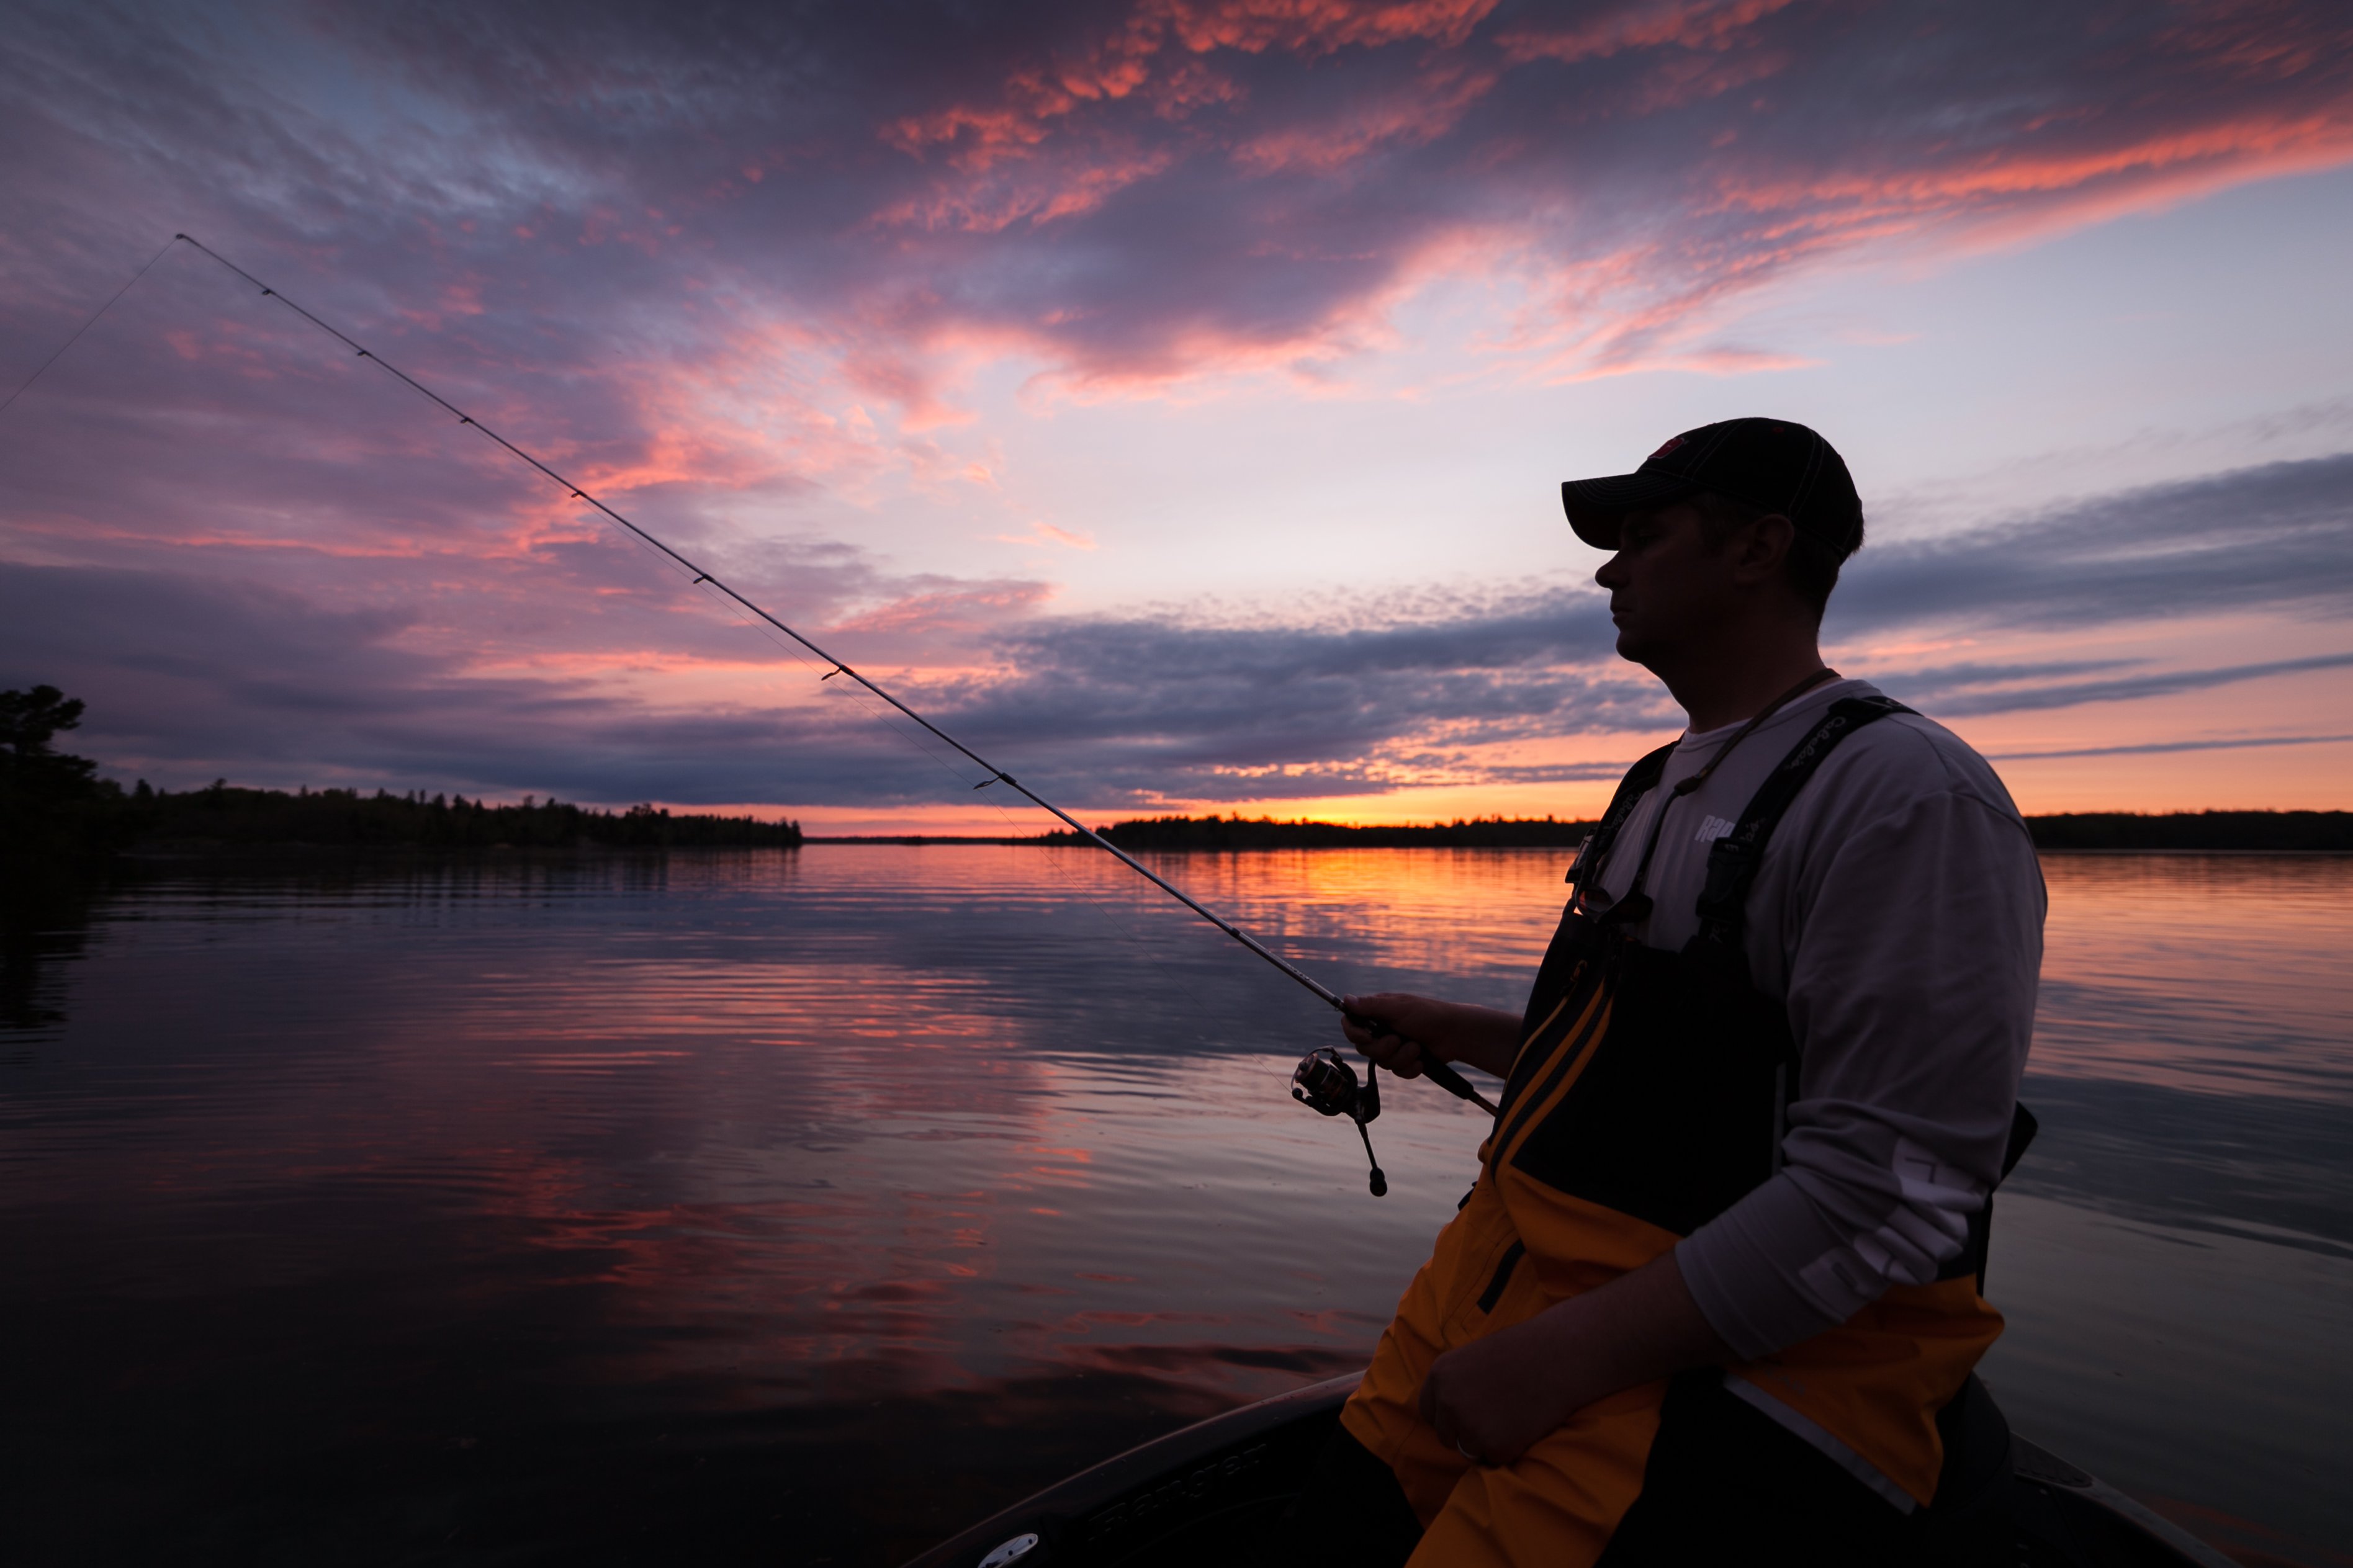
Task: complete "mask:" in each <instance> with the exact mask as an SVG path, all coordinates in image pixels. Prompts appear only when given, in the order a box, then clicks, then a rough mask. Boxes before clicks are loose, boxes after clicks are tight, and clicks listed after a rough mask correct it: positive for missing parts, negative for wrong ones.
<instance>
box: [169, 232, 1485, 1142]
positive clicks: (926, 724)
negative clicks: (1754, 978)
mask: <svg viewBox="0 0 2353 1568" xmlns="http://www.w3.org/2000/svg"><path fill="white" fill-rule="evenodd" d="M173 237H174V239H178V240H183V241H185V242H186V243H187V244H188V245H189V246H190V247H194V248H195V249H196V250H198V251H201V252H203V253H204V254H205V255H206V256H208V257H211V258H213V259H214V260H215V261H217V262H219V263H220V264H221V265H222V266H223V267H226V268H228V269H229V270H230V271H231V272H234V273H236V274H237V276H238V277H239V278H242V279H245V280H246V281H247V282H248V283H250V284H252V285H253V286H254V287H255V288H256V289H259V290H261V293H262V296H263V297H264V298H265V299H270V300H277V301H278V302H279V303H280V304H281V305H283V306H285V307H286V308H287V309H288V310H291V311H293V312H294V313H295V314H296V315H298V316H300V317H301V318H302V319H303V320H304V321H308V322H310V323H311V325H312V326H314V327H316V328H318V329H319V330H320V331H322V332H325V333H326V334H327V335H328V336H330V337H332V338H333V339H334V340H335V341H336V342H340V343H342V344H343V346H344V347H345V348H347V349H350V350H351V351H352V352H353V353H355V354H356V355H358V357H360V358H361V359H364V360H368V361H370V362H372V363H375V365H376V366H377V367H378V368H379V369H381V370H383V371H384V372H385V374H388V375H391V376H392V377H394V378H395V379H396V380H398V381H400V382H401V383H403V384H406V386H407V387H408V388H409V389H410V390H411V391H413V392H416V393H417V394H418V395H420V396H423V397H424V398H426V399H427V401H428V402H430V403H432V404H434V405H436V406H438V407H439V408H441V409H443V410H445V411H446V412H448V413H449V414H453V415H455V416H457V419H458V423H459V424H460V425H466V426H471V427H472V428H474V429H475V430H477V431H479V432H480V433H481V435H482V436H483V437H486V438H487V439H489V440H491V441H494V442H496V443H497V444H498V445H499V446H501V447H504V448H505V449H506V450H507V451H508V452H509V453H511V454H512V455H513V456H514V457H516V458H521V459H522V461H523V462H526V463H528V464H530V465H531V466H532V467H533V468H536V469H538V470H539V471H540V472H541V473H542V474H543V475H545V476H546V477H547V478H548V479H553V480H554V482H555V483H557V484H559V485H562V486H563V487H564V488H565V489H566V490H568V491H570V492H571V494H572V499H574V500H582V501H586V502H587V503H588V504H589V505H590V506H592V507H595V508H596V510H598V511H600V512H603V513H604V514H605V516H606V517H607V518H608V519H610V520H611V521H614V522H615V523H617V524H618V525H619V526H620V527H622V528H624V529H627V530H628V531H629V532H630V533H632V534H634V535H635V536H636V537H637V538H638V539H639V540H641V541H643V542H645V543H647V544H649V545H650V546H652V547H653V548H654V549H655V550H656V551H658V552H660V553H661V554H663V555H665V556H667V557H668V558H669V559H670V561H672V562H673V563H676V564H678V565H679V566H681V567H682V568H684V569H685V570H686V571H688V572H690V573H691V574H693V576H694V584H695V585H700V584H705V583H708V584H711V586H712V588H713V589H715V590H717V591H718V592H719V593H721V594H723V595H725V596H726V597H727V598H728V599H730V600H731V601H733V603H734V604H735V605H739V606H740V607H742V608H743V609H744V610H745V611H746V612H748V613H749V614H751V615H754V616H758V617H759V618H760V619H761V620H763V621H765V622H766V623H767V624H768V625H769V626H774V627H776V630H778V631H780V632H782V633H784V634H785V636H786V637H790V638H792V639H793V641H795V642H797V643H798V644H800V645H801V647H805V648H807V649H808V650H809V652H811V653H813V654H815V655H817V657H818V658H821V659H823V660H824V661H825V662H826V663H828V664H829V665H831V666H833V668H832V670H831V672H829V673H828V675H827V676H826V677H825V679H828V680H831V679H833V678H834V676H836V675H846V676H848V677H849V679H852V680H854V681H856V682H858V684H859V685H860V686H862V687H864V688H865V689H867V690H869V691H871V692H872V693H873V694H874V695H875V696H877V697H879V698H881V700H883V701H885V702H887V703H889V704H890V705H891V706H892V707H893V708H895V709H897V710H899V711H900V712H902V713H903V714H905V715H906V716H907V717H908V718H910V719H912V720H913V721H915V722H916V723H918V724H920V725H922V726H923V728H924V729H925V730H926V731H930V732H931V733H932V734H933V735H934V736H936V737H937V738H938V739H939V740H941V741H943V742H945V743H946V744H948V745H950V746H952V747H954V748H955V750H956V751H957V752H959V753H960V754H962V755H963V756H965V757H966V758H968V759H969V760H971V761H972V762H974V763H977V764H978V765H979V766H980V767H981V768H982V769H983V770H984V771H985V772H987V774H988V777H987V778H986V779H983V780H982V781H981V782H980V783H979V784H976V785H975V786H974V787H975V788H976V789H987V787H988V786H989V785H990V784H1004V785H1005V786H1006V787H1007V788H1008V789H1010V790H1012V791H1014V793H1016V794H1017V795H1020V796H1021V797H1022V798H1023V799H1025V800H1027V801H1029V803H1030V804H1031V805H1036V806H1039V807H1041V808H1042V809H1044V810H1046V811H1049V812H1051V813H1052V814H1053V815H1054V816H1057V817H1059V818H1060V819H1061V820H1062V821H1063V822H1064V823H1066V824H1067V825H1069V826H1070V827H1071V829H1072V831H1074V832H1076V833H1078V834H1079V835H1080V836H1081V837H1084V838H1085V839H1087V840H1088V841H1089V842H1090V843H1092V844H1094V845H1096V846H1097V847H1101V848H1103V849H1107V850H1109V851H1110V852H1111V853H1112V854H1113V855H1114V856H1117V857H1118V858H1119V859H1120V860H1121V861H1122V862H1123V863H1124V864H1125V865H1126V866H1127V868H1129V869H1130V870H1132V871H1134V872H1135V873H1136V874H1137V875H1139V876H1141V877H1143V878H1144V879H1145V880H1147V881H1149V882H1151V883H1152V884H1153V885H1154V886H1155V887H1156V888H1158V889H1160V890H1161V891H1162V892H1164V893H1166V894H1167V895H1168V896H1169V897H1170V898H1172V899H1175V900H1176V901H1177V902H1178V903H1180V904H1183V905H1184V906H1185V907H1186V908H1187V909H1188V910H1192V911H1193V912H1194V913H1195V914H1197V915H1199V916H1200V917H1201V918H1202V919H1203V920H1205V921H1208V922H1209V923H1210V924H1211V925H1213V926H1216V927H1217V928H1218V929H1219V931H1223V932H1225V933H1226V934H1227V935H1228V936H1229V937H1231V938H1233V939H1234V940H1235V941H1236V942H1240V943H1241V944H1242V945H1243V946H1244V947H1246V948H1248V949H1250V951H1251V952H1254V953H1256V954H1258V955H1259V956H1260V957H1261V958H1263V959H1264V960H1266V961H1267V962H1268V963H1271V964H1273V965H1274V966H1275V967H1276V968H1277V969H1280V970H1281V971H1282V973H1285V974H1287V975H1289V976H1291V978H1292V979H1293V980H1295V981H1297V982H1298V983H1299V984H1302V985H1304V986H1305V987H1307V989H1308V990H1310V991H1313V992H1314V993H1315V994H1316V995H1317V996H1319V997H1321V998H1323V1000H1324V1002H1325V1003H1326V1004H1327V1005H1330V1006H1331V1007H1332V1008H1333V1009H1334V1010H1335V1012H1338V1013H1340V1014H1341V1015H1342V1016H1346V1017H1348V1019H1349V1022H1351V1023H1354V1024H1356V1025H1358V1026H1360V1027H1365V1028H1369V1029H1372V1030H1374V1031H1376V1032H1386V1031H1383V1029H1382V1026H1381V1025H1379V1024H1377V1023H1376V1022H1374V1021H1373V1020H1371V1019H1368V1018H1357V1017H1355V1016H1351V1015H1349V1014H1348V1010H1347V1008H1346V1007H1345V1006H1344V1005H1342V1004H1341V1001H1340V997H1339V994H1338V993H1336V992H1335V991H1333V990H1332V989H1331V988H1330V987H1328V986H1325V985H1324V984H1320V983H1318V982H1317V981H1315V980H1314V979H1312V978H1310V977H1309V976H1308V975H1306V974H1304V973H1301V971H1300V970H1299V969H1298V968H1297V966H1295V965H1293V964H1292V963H1289V962H1287V961H1286V960H1284V959H1282V958H1280V957H1277V956H1276V955H1275V954H1274V953H1272V952H1268V951H1267V949H1266V948H1264V947H1263V946H1261V945H1260V943H1259V942H1257V940H1256V939H1254V938H1252V937H1251V936H1250V934H1249V933H1248V932H1246V931H1242V930H1240V928H1238V927H1237V926H1235V925H1234V924H1233V923H1232V922H1231V921H1227V920H1225V919H1223V918H1222V917H1220V916H1219V915H1217V914H1214V913H1212V912H1211V911H1210V910H1208V909H1205V908H1203V907H1202V905H1201V904H1200V903H1199V902H1198V900H1195V899H1193V898H1192V897H1191V896H1189V895H1188V894H1187V893H1186V892H1184V891H1183V890H1182V889H1179V888H1177V887H1176V886H1174V885H1173V884H1171V883H1169V882H1168V881H1166V879H1163V878H1161V877H1159V876H1157V875H1155V873H1154V872H1153V870H1152V869H1151V868H1149V867H1147V866H1145V864H1144V863H1143V862H1142V861H1140V860H1138V859H1137V858H1135V857H1134V856H1133V855H1130V854H1129V853H1128V852H1127V851H1126V850H1124V849H1122V848H1121V847H1119V846H1118V845H1116V844H1113V842H1112V841H1111V840H1109V839H1108V838H1105V837H1103V835H1102V834H1100V833H1097V832H1095V831H1094V830H1093V829H1092V828H1091V827H1088V826H1086V825H1085V824H1083V823H1082V822H1080V821H1079V819H1078V818H1077V817H1075V816H1071V814H1070V813H1069V812H1067V811H1064V810H1063V809H1062V808H1061V807H1060V806H1059V805H1055V804H1054V803H1053V802H1052V801H1050V800H1047V799H1046V798H1044V797H1043V796H1041V795H1039V794H1038V793H1037V792H1036V791H1035V790H1033V789H1031V788H1029V785H1027V784H1023V783H1021V782H1020V781H1019V780H1018V779H1016V778H1015V777H1014V776H1013V775H1012V774H1011V773H1007V772H1006V771H1005V770H1004V769H1003V768H1000V767H998V766H997V764H996V763H992V762H990V761H989V760H988V759H987V758H986V757H984V756H982V755H981V754H980V753H979V752H976V751H974V750H973V749H972V748H971V747H969V746H967V745H965V743H964V742H961V741H959V740H957V739H956V738H955V736H953V735H951V734H949V733H948V732H947V731H944V730H943V729H941V728H940V727H939V726H938V725H936V724H934V723H933V722H932V721H930V720H929V719H926V718H924V717H923V715H922V714H921V713H918V712H916V711H915V710H913V709H912V708H910V707H908V706H907V705H906V704H905V703H903V702H902V701H900V700H898V699H897V698H895V697H893V696H892V695H891V694H890V693H889V692H887V691H885V690H883V689H882V688H881V687H880V686H877V685H875V684H874V682H873V681H871V680H870V679H867V678H866V677H865V676H863V675H860V673H859V672H858V671H857V670H855V669H852V668H850V667H849V665H847V664H844V663H842V662H841V660H839V659H838V658H834V657H833V655H831V654H829V653H828V652H826V651H825V649H823V648H821V647H818V646H817V644H815V643H813V642H811V641H809V639H808V638H807V637H803V636H801V634H800V633H798V632H797V631H795V630H793V628H792V627H790V626H786V625H785V623H784V622H782V621H780V620H778V619H776V616H772V615H770V614H769V613H768V612H767V611H765V610H764V609H762V608H761V607H760V606H759V605H755V604H754V603H753V602H752V601H751V600H749V599H747V598H745V597H744V595H741V594H739V593H737V592H736V591H735V590H734V589H733V588H731V587H729V586H728V585H727V584H724V583H723V582H721V581H720V580H719V579H718V577H716V576H715V575H713V574H712V573H710V572H708V571H706V570H705V569H704V568H702V567H701V566H699V565H697V564H696V563H693V562H691V561H690V560H688V559H687V558H686V557H685V556H683V555H681V554H680V553H679V552H677V551H675V550H672V549H671V548H670V546H669V545H667V544H664V543H663V542H661V541H660V540H659V539H656V538H655V537H654V536H653V535H652V534H650V533H648V532H647V531H645V530H644V529H642V528H639V527H638V525H637V524H636V523H634V522H631V521H629V520H628V518H626V517H623V516H622V515H621V514H620V513H619V512H617V511H615V510H613V509H612V508H611V507H609V506H607V505H606V504H605V503H604V502H603V501H601V500H597V499H596V497H595V496H593V495H591V494H589V493H588V492H587V491H586V489H582V488H581V487H580V486H578V485H576V484H575V483H573V482H572V481H571V480H570V479H565V477H564V476H563V475H562V474H559V473H557V472H556V471H555V470H554V468H549V467H548V466H547V465H546V464H545V463H543V462H541V461H540V460H539V459H538V458H534V457H533V456H532V455H531V454H530V453H529V452H526V451H524V450H523V449H522V447H518V446H516V445H515V444H514V443H513V442H512V441H510V440H508V439H507V438H506V437H503V436H501V435H500V434H499V433H498V432H497V431H495V430H492V429H491V427H490V426H487V425H484V424H483V423H482V422H481V421H480V420H479V419H476V418H475V417H474V416H471V415H470V414H468V413H467V412H466V411H465V410H464V409H462V408H459V406H458V405H456V404H454V403H452V402H450V401H449V400H448V398H446V397H444V396H442V395H440V394H439V393H438V392H435V391H434V390H433V389H432V388H431V387H428V386H427V385H426V384H424V383H423V382H420V381H418V380H417V378H416V377H415V376H412V375H410V374H408V373H407V372H406V371H404V370H401V369H400V368H398V367H397V366H396V365H394V364H393V363H390V362H389V361H387V360H385V359H384V358H383V357H382V356H381V355H378V354H375V353H370V352H369V351H368V350H366V349H364V348H363V347H361V346H360V344H359V343H358V342H356V341H355V340H353V338H351V337H350V336H348V335H346V334H345V333H343V332H342V331H338V330H337V329H335V328H333V327H332V326H329V325H328V324H327V323H326V322H325V321H321V320H320V319H319V318H318V317H316V316H314V315H312V314H311V312H310V311H308V310H304V309H303V308H302V307H301V306H300V305H297V304H296V303H295V302H294V301H293V300H289V299H288V298H287V297H286V296H285V295H283V294H280V292H279V291H278V290H277V289H272V288H270V287H269V285H268V284H266V283H264V282H262V280H261V279H259V278H256V277H255V276H254V275H253V274H252V273H250V272H248V271H247V270H246V269H245V268H242V267H239V266H238V265H237V263H236V262H234V261H231V260H230V259H228V258H227V257H225V256H223V255H221V254H220V253H219V252H218V251H216V250H213V249H212V248H210V247H207V246H206V245H204V244H203V243H202V242H200V241H198V240H196V239H195V238H193V237H190V236H188V235H185V234H181V235H174V236H173ZM1421 1070H1422V1072H1423V1074H1424V1075H1425V1076H1427V1077H1428V1078H1429V1079H1430V1082H1432V1083H1434V1084H1436V1085H1438V1086H1439V1087H1440V1089H1445V1090H1446V1091H1447V1092H1448V1093H1449V1094H1452V1095H1455V1096H1457V1097H1458V1098H1460V1099H1462V1100H1469V1101H1471V1102H1472V1104H1474V1105H1476V1106H1478V1107H1479V1108H1480V1109H1481V1110H1484V1111H1486V1112H1487V1114H1488V1115H1490V1116H1493V1115H1494V1114H1495V1108H1494V1106H1493V1105H1491V1104H1489V1103H1488V1101H1487V1100H1486V1097H1485V1096H1483V1095H1482V1094H1481V1093H1480V1092H1479V1091H1478V1090H1477V1089H1472V1087H1471V1086H1470V1084H1468V1083H1466V1082H1464V1081H1463V1079H1462V1075H1461V1073H1458V1072H1456V1071H1455V1070H1454V1069H1453V1068H1451V1067H1449V1066H1447V1065H1446V1064H1445V1063H1444V1062H1441V1061H1440V1060H1438V1059H1437V1058H1435V1057H1431V1056H1428V1055H1425V1056H1424V1058H1423V1059H1422V1068H1421Z"/></svg>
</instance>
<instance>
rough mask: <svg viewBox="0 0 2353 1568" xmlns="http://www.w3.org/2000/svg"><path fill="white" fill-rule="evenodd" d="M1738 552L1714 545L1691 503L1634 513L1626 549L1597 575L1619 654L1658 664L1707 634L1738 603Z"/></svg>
mask: <svg viewBox="0 0 2353 1568" xmlns="http://www.w3.org/2000/svg"><path fill="white" fill-rule="evenodd" d="M1730 555H1731V552H1719V551H1714V550H1710V549H1709V548H1708V545H1707V541H1706V539H1705V538H1704V536H1703V535H1702V533H1701V530H1700V514H1699V509H1698V508H1696V507H1694V506H1693V505H1692V504H1691V503H1690V502H1689V501H1677V502H1675V503H1674V504H1672V505H1671V506H1664V507H1661V508H1659V509H1658V510H1654V511H1636V512H1629V513H1627V514H1626V518H1625V521H1623V522H1622V523H1620V525H1619V530H1618V553H1617V554H1615V555H1612V556H1611V557H1610V558H1609V560H1608V561H1606V562H1604V563H1602V565H1601V570H1599V572H1596V573H1595V574H1593V580H1594V581H1595V582H1597V583H1599V584H1601V585H1602V586H1603V587H1604V588H1607V589H1609V619H1610V620H1611V622H1612V623H1614V624H1615V625H1616V626H1617V627H1618V653H1619V657H1620V658H1626V659H1630V660H1631V661H1633V662H1634V663H1636V664H1640V665H1645V666H1648V667H1650V668H1652V669H1656V668H1659V666H1660V664H1661V663H1662V661H1663V662H1672V661H1673V659H1674V657H1675V655H1676V653H1677V651H1678V650H1680V649H1683V648H1686V647H1690V646H1691V644H1692V643H1693V642H1694V640H1696V639H1697V638H1699V637H1701V636H1703V635H1704V632H1705V630H1706V628H1707V627H1708V626H1711V625H1712V624H1714V623H1715V621H1716V620H1718V619H1719V618H1720V617H1721V616H1724V615H1725V612H1726V611H1728V610H1729V609H1730V608H1731V603H1732V600H1733V598H1734V596H1735V595H1734V584H1733V576H1734V568H1733V563H1732V561H1731V560H1730Z"/></svg>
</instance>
